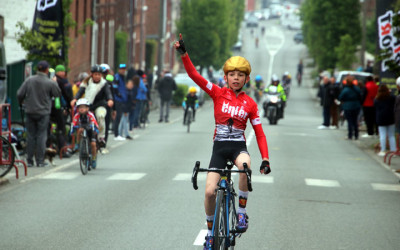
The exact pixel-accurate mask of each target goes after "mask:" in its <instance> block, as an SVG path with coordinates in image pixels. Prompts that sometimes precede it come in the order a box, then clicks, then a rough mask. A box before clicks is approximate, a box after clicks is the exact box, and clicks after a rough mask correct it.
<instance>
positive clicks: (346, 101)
mask: <svg viewBox="0 0 400 250" xmlns="http://www.w3.org/2000/svg"><path fill="white" fill-rule="evenodd" d="M353 81H354V77H352V76H347V77H346V80H345V83H346V84H345V85H344V88H343V90H342V91H341V92H340V95H339V97H338V99H339V101H340V102H341V103H342V109H343V111H344V115H345V118H346V120H347V132H348V133H347V139H349V140H352V139H353V135H354V139H356V140H358V134H359V131H358V122H357V117H358V113H360V110H361V102H360V100H361V91H360V88H358V87H357V86H355V85H354V84H353Z"/></svg>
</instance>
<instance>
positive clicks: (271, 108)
mask: <svg viewBox="0 0 400 250" xmlns="http://www.w3.org/2000/svg"><path fill="white" fill-rule="evenodd" d="M268 89H269V91H268V92H265V93H264V100H263V108H264V117H266V118H267V119H268V121H269V124H270V125H276V124H278V120H279V119H280V118H282V114H281V112H282V105H283V104H282V100H281V97H280V93H279V92H278V91H277V87H276V86H270V87H269V88H268Z"/></svg>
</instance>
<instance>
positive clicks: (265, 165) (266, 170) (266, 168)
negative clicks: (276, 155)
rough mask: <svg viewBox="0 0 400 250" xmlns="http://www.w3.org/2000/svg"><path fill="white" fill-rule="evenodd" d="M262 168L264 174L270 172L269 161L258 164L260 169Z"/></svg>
mask: <svg viewBox="0 0 400 250" xmlns="http://www.w3.org/2000/svg"><path fill="white" fill-rule="evenodd" d="M262 170H264V174H269V173H271V168H270V167H269V161H266V160H265V161H262V163H261V166H260V171H262Z"/></svg>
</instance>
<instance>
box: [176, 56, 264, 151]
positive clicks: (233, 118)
mask: <svg viewBox="0 0 400 250" xmlns="http://www.w3.org/2000/svg"><path fill="white" fill-rule="evenodd" d="M182 61H183V65H184V66H185V69H186V72H187V74H188V75H189V77H190V78H191V79H192V80H193V81H194V82H195V83H196V84H197V85H199V87H200V88H202V89H203V90H204V91H205V92H206V93H207V94H208V95H209V96H210V97H211V98H212V99H213V102H214V118H215V131H214V141H245V140H246V139H245V136H244V131H245V129H246V125H247V119H250V122H251V124H252V126H253V129H254V132H255V134H256V138H257V143H258V148H259V149H260V153H261V156H262V158H268V146H267V140H266V137H265V134H264V131H263V129H262V126H261V119H260V114H259V112H258V107H257V104H256V103H255V102H254V100H253V99H252V98H251V97H249V96H248V95H246V93H244V92H240V93H239V94H238V95H236V94H235V92H234V91H233V90H231V89H229V88H221V87H219V86H218V85H216V84H213V83H211V82H209V81H207V80H206V79H205V78H204V77H202V76H201V75H200V74H199V73H198V72H197V70H196V68H195V67H194V66H193V64H192V62H191V60H190V58H189V56H188V55H186V56H185V57H182Z"/></svg>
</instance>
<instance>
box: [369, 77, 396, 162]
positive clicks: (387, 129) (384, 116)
mask: <svg viewBox="0 0 400 250" xmlns="http://www.w3.org/2000/svg"><path fill="white" fill-rule="evenodd" d="M395 101H396V97H395V96H394V95H392V94H391V93H390V90H389V88H388V87H387V86H386V85H385V84H382V85H380V86H379V89H378V94H377V95H376V98H375V100H374V106H375V110H376V124H377V125H378V130H379V139H380V144H381V151H380V152H379V153H378V155H379V156H384V155H385V154H386V152H385V151H386V137H387V138H388V139H389V145H390V151H392V152H394V151H396V138H395V125H394V124H395V121H394V113H393V110H394V104H395Z"/></svg>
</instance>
